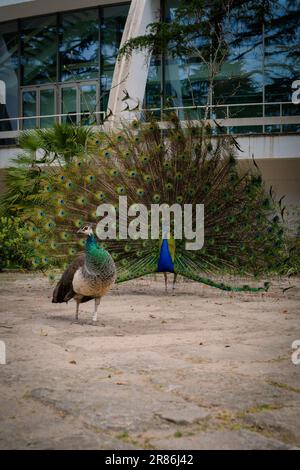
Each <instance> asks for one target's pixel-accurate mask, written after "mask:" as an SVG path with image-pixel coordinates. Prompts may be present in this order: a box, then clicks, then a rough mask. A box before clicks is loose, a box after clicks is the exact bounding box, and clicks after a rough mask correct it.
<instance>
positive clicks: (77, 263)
mask: <svg viewBox="0 0 300 470" xmlns="http://www.w3.org/2000/svg"><path fill="white" fill-rule="evenodd" d="M78 233H83V234H85V235H86V236H87V239H86V243H85V253H81V254H79V255H78V256H77V257H76V258H75V259H74V260H73V261H72V262H71V264H70V265H69V266H68V267H67V268H66V269H65V271H64V273H63V275H62V277H61V279H60V280H59V282H58V283H57V285H56V287H55V289H54V291H53V298H52V302H53V303H62V302H68V301H69V300H71V299H73V298H74V300H75V301H76V314H75V320H76V321H78V315H79V305H80V304H81V303H83V302H88V301H89V300H92V299H95V310H94V314H93V322H96V321H97V314H98V307H99V304H100V300H101V297H103V296H104V295H105V294H106V293H107V291H108V290H109V289H110V288H111V287H112V285H113V284H114V281H115V276H116V268H115V263H114V261H113V259H112V257H111V256H110V254H109V253H108V252H107V251H106V250H104V249H103V248H102V247H101V246H100V245H99V244H98V243H97V240H96V237H95V235H94V233H93V229H92V227H91V226H90V225H86V226H84V227H82V228H80V229H79V230H78Z"/></svg>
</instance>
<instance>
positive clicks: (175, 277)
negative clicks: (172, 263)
mask: <svg viewBox="0 0 300 470" xmlns="http://www.w3.org/2000/svg"><path fill="white" fill-rule="evenodd" d="M176 279H177V273H174V277H173V292H174V290H175V287H176Z"/></svg>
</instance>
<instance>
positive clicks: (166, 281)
mask: <svg viewBox="0 0 300 470" xmlns="http://www.w3.org/2000/svg"><path fill="white" fill-rule="evenodd" d="M164 278H165V291H166V294H167V293H168V275H167V273H164Z"/></svg>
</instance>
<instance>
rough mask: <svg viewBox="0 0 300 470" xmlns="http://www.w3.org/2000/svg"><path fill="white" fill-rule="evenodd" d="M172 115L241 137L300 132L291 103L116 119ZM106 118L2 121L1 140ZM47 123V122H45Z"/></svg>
mask: <svg viewBox="0 0 300 470" xmlns="http://www.w3.org/2000/svg"><path fill="white" fill-rule="evenodd" d="M170 112H175V113H176V115H177V116H178V118H179V119H180V120H182V121H185V120H192V121H193V120H195V121H196V120H203V119H205V120H207V121H209V122H210V123H211V125H212V126H216V124H218V125H219V126H221V127H222V128H223V129H224V132H227V133H234V134H239V130H241V133H248V134H260V133H277V132H278V133H283V132H299V131H300V105H294V104H292V103H291V102H289V101H284V102H271V103H231V104H217V105H199V106H198V105H192V106H174V107H172V106H170V107H165V108H163V109H162V108H159V107H156V108H146V109H142V110H139V111H135V112H132V113H130V112H129V111H127V112H126V114H125V113H124V115H121V116H117V117H116V118H120V119H124V120H125V119H128V120H130V119H131V118H132V119H133V118H134V117H140V118H141V119H142V120H146V119H147V114H152V115H154V116H155V117H157V118H158V119H160V120H161V121H163V119H164V115H165V114H167V113H170ZM105 118H106V113H105V112H104V111H96V112H91V113H90V112H81V113H75V112H74V113H62V114H48V115H36V116H22V117H16V118H2V119H0V139H10V138H15V137H17V136H18V134H19V132H20V131H22V130H24V129H31V128H43V127H47V125H48V126H49V125H51V124H52V122H53V123H54V122H58V123H61V122H70V123H77V124H79V123H81V124H82V125H88V126H101V125H102V124H103V122H104V121H105ZM47 120H48V122H46V121H47ZM51 120H52V122H51ZM46 124H47V125H46ZM289 128H290V130H289ZM293 129H294V130H293Z"/></svg>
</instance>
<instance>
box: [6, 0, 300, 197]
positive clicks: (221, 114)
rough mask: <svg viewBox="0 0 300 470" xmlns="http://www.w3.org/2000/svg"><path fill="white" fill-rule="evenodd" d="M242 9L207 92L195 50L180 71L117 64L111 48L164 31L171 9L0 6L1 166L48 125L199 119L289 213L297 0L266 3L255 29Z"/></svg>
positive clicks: (299, 118) (139, 59)
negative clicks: (22, 139)
mask: <svg viewBox="0 0 300 470" xmlns="http://www.w3.org/2000/svg"><path fill="white" fill-rule="evenodd" d="M241 3H242V4H244V6H242V7H241V8H242V9H241V10H240V12H239V14H238V15H237V16H236V17H233V18H231V19H230V21H229V23H228V24H227V26H226V27H227V28H228V31H230V34H231V35H232V36H231V40H230V41H229V44H230V48H229V53H228V55H227V56H226V60H225V61H224V63H223V64H222V66H221V67H220V69H219V70H218V71H217V73H216V74H215V76H214V85H213V88H210V87H209V80H208V76H209V72H210V71H209V69H208V66H207V64H206V63H205V62H203V60H202V59H201V57H200V56H199V54H197V48H198V49H199V50H200V49H201V46H203V45H204V42H205V39H201V38H200V39H199V38H198V39H197V41H196V42H195V53H194V54H190V55H189V56H188V57H183V58H180V59H179V58H174V57H172V56H171V55H170V56H168V55H167V54H165V55H164V56H162V55H159V56H152V57H149V56H148V55H147V53H135V54H133V56H132V57H131V58H130V60H129V61H126V60H125V59H121V60H117V59H116V57H117V52H118V49H119V47H120V44H121V43H124V42H125V41H126V40H127V39H129V38H131V37H134V36H137V35H140V34H144V33H145V31H146V27H147V25H148V24H149V23H151V22H153V21H159V20H160V19H161V18H163V19H164V20H166V21H169V22H172V21H173V20H174V15H175V12H176V7H177V5H178V0H132V1H131V2H130V1H120V0H119V1H114V0H102V1H101V0H73V1H72V5H71V6H72V9H70V2H69V1H67V0H60V1H58V0H52V1H51V2H45V1H42V0H23V1H22V0H11V1H0V166H1V167H5V166H7V165H8V164H9V160H10V158H11V157H12V156H13V155H15V153H16V138H17V135H18V133H19V132H20V130H22V129H30V128H35V127H42V128H43V127H47V126H51V125H52V124H53V122H55V121H59V122H77V123H79V122H80V123H83V124H86V125H101V124H102V122H103V119H104V117H105V116H106V115H107V112H108V110H109V113H111V118H110V122H111V125H117V123H118V121H119V120H120V119H131V118H132V117H133V115H135V114H136V113H137V112H138V111H137V110H138V109H151V110H152V111H153V112H154V113H157V114H158V116H159V115H160V112H161V109H163V108H174V109H175V110H176V112H177V113H178V115H179V117H180V118H181V119H183V120H184V119H187V118H189V119H203V118H207V119H210V120H211V122H212V123H213V122H214V121H217V122H219V123H220V124H221V125H222V126H223V128H224V132H230V133H233V134H234V135H236V137H237V139H238V141H239V144H240V147H241V149H242V151H241V152H240V154H239V158H240V159H241V160H243V161H241V164H247V162H248V161H249V160H251V158H252V155H254V156H255V158H256V159H257V160H259V164H260V166H261V169H262V171H263V175H264V177H265V179H266V180H267V182H268V183H270V184H272V186H273V188H275V189H276V192H277V195H278V196H281V195H284V194H287V202H288V203H289V204H290V205H299V204H300V104H299V101H300V99H299V100H298V95H297V90H298V88H300V82H298V81H299V80H300V0H271V2H268V3H269V4H270V11H269V14H268V16H265V17H264V18H260V17H259V11H260V10H259V9H258V6H259V5H260V4H263V3H264V2H254V1H252V0H249V1H248V2H241ZM201 41H203V42H201ZM124 90H125V92H124ZM124 93H126V94H127V93H128V95H129V97H130V98H129V99H128V100H127V102H126V106H124V100H123V98H124V96H125V94H124ZM299 97H300V93H299ZM293 98H294V99H293ZM207 106H208V108H207ZM207 109H209V114H208V115H207V114H205V112H206V110H207ZM131 110H132V111H131Z"/></svg>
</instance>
